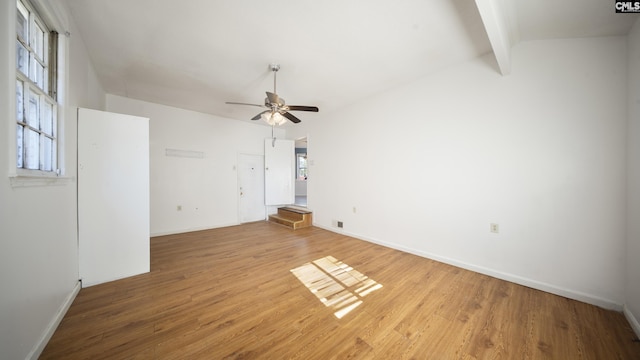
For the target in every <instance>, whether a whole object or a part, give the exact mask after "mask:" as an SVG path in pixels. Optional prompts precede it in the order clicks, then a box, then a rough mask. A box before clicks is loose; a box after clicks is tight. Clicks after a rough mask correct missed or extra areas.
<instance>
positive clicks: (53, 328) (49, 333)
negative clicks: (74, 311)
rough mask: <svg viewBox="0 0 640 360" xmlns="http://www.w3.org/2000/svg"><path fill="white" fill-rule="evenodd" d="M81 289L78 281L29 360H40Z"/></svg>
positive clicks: (30, 353)
mask: <svg viewBox="0 0 640 360" xmlns="http://www.w3.org/2000/svg"><path fill="white" fill-rule="evenodd" d="M80 288H81V283H80V281H78V282H76V285H75V286H74V287H73V291H71V294H69V296H67V298H66V299H65V300H64V302H63V303H62V306H60V309H58V312H56V314H55V316H54V317H53V319H51V322H50V323H49V325H48V326H47V328H46V329H45V331H44V333H43V334H42V336H40V340H39V341H38V342H37V343H36V345H35V346H34V347H33V349H31V351H30V352H29V354H28V355H27V357H26V358H27V359H34V360H36V359H38V357H40V354H42V351H43V350H44V348H45V346H47V343H48V342H49V340H51V337H52V336H53V333H54V332H55V331H56V329H57V328H58V325H60V322H61V321H62V319H63V318H64V315H65V314H66V313H67V311H68V310H69V307H71V304H72V303H73V300H75V298H76V296H77V295H78V293H79V292H80Z"/></svg>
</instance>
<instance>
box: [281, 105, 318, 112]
mask: <svg viewBox="0 0 640 360" xmlns="http://www.w3.org/2000/svg"><path fill="white" fill-rule="evenodd" d="M288 107H289V110H293V111H313V112H318V107H317V106H303V105H288Z"/></svg>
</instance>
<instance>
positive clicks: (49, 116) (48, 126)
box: [40, 101, 53, 136]
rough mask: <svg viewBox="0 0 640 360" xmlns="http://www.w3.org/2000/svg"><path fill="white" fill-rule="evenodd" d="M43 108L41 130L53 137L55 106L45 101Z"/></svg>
mask: <svg viewBox="0 0 640 360" xmlns="http://www.w3.org/2000/svg"><path fill="white" fill-rule="evenodd" d="M41 107H42V115H41V116H40V130H41V131H42V132H43V133H45V134H47V135H49V136H53V105H51V104H49V103H48V102H46V101H43V103H42V105H41Z"/></svg>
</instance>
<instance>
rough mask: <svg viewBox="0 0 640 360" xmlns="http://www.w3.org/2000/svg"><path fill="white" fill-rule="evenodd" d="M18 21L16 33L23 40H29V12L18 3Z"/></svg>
mask: <svg viewBox="0 0 640 360" xmlns="http://www.w3.org/2000/svg"><path fill="white" fill-rule="evenodd" d="M17 10H18V11H17V16H18V17H17V19H16V33H17V34H18V37H20V38H21V39H23V40H26V39H28V35H29V20H28V19H29V12H28V11H27V9H25V8H24V6H22V4H20V3H19V2H18V9H17Z"/></svg>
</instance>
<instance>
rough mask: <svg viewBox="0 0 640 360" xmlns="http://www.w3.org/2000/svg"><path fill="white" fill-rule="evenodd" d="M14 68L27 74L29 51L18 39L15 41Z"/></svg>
mask: <svg viewBox="0 0 640 360" xmlns="http://www.w3.org/2000/svg"><path fill="white" fill-rule="evenodd" d="M16 68H17V69H18V70H20V72H21V73H23V74H25V75H29V51H27V48H25V47H24V46H22V44H21V43H20V41H17V42H16Z"/></svg>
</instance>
